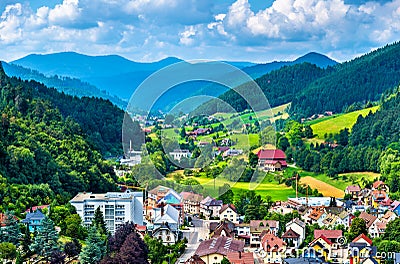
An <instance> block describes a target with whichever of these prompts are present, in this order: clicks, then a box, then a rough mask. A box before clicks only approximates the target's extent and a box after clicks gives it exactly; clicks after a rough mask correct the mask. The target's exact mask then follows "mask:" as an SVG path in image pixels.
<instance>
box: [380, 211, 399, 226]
mask: <svg viewBox="0 0 400 264" xmlns="http://www.w3.org/2000/svg"><path fill="white" fill-rule="evenodd" d="M396 218H397V215H396V214H395V213H393V212H392V211H389V210H388V211H387V212H386V213H385V214H384V215H383V216H382V217H381V221H382V222H385V223H389V222H390V221H393V220H394V219H396Z"/></svg>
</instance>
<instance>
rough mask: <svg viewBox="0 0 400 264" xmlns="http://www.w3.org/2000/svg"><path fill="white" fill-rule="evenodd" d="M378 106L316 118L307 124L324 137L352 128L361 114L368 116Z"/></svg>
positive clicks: (318, 136)
mask: <svg viewBox="0 0 400 264" xmlns="http://www.w3.org/2000/svg"><path fill="white" fill-rule="evenodd" d="M378 108H379V106H374V107H371V108H366V109H362V110H359V111H354V112H351V113H346V114H340V115H334V116H330V117H326V118H321V119H318V120H314V121H311V122H309V123H307V124H311V128H312V129H313V131H314V134H316V135H317V138H319V139H323V138H324V135H325V134H329V133H332V134H337V133H339V131H340V130H342V129H344V128H349V129H350V130H351V128H352V127H353V125H354V124H355V123H356V121H357V118H358V116H359V115H362V116H366V115H368V113H369V112H370V111H372V112H373V113H374V112H376V111H377V110H378Z"/></svg>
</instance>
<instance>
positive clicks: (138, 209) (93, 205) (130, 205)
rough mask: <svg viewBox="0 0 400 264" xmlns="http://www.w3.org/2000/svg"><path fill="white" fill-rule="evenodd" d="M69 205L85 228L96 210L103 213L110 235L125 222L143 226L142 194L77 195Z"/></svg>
mask: <svg viewBox="0 0 400 264" xmlns="http://www.w3.org/2000/svg"><path fill="white" fill-rule="evenodd" d="M70 204H71V205H72V206H74V207H75V209H76V213H77V214H78V215H79V216H80V217H81V219H82V221H83V224H84V225H85V226H90V225H91V223H92V221H93V219H94V212H95V210H96V209H97V208H100V210H101V211H102V213H103V216H104V220H105V222H106V224H107V230H108V231H109V232H111V233H112V234H113V233H114V232H115V230H117V229H118V228H119V227H121V226H122V225H124V223H126V222H132V223H134V224H138V225H143V193H142V192H131V191H130V190H127V191H125V192H107V193H98V194H95V193H91V192H88V193H87V192H83V193H78V194H77V195H76V196H75V197H74V198H73V199H72V200H71V201H70Z"/></svg>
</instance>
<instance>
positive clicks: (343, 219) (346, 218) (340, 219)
mask: <svg viewBox="0 0 400 264" xmlns="http://www.w3.org/2000/svg"><path fill="white" fill-rule="evenodd" d="M353 218H354V215H353V214H351V213H349V212H347V211H342V212H341V213H340V214H338V216H337V220H336V225H344V226H345V227H346V228H347V227H350V224H351V220H352V219H353Z"/></svg>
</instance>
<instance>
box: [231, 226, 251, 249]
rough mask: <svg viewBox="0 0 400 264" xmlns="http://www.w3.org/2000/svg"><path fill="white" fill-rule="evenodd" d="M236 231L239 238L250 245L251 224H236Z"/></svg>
mask: <svg viewBox="0 0 400 264" xmlns="http://www.w3.org/2000/svg"><path fill="white" fill-rule="evenodd" d="M235 233H236V235H237V238H238V239H239V240H244V241H245V244H246V245H250V224H248V223H241V224H236V225H235Z"/></svg>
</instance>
